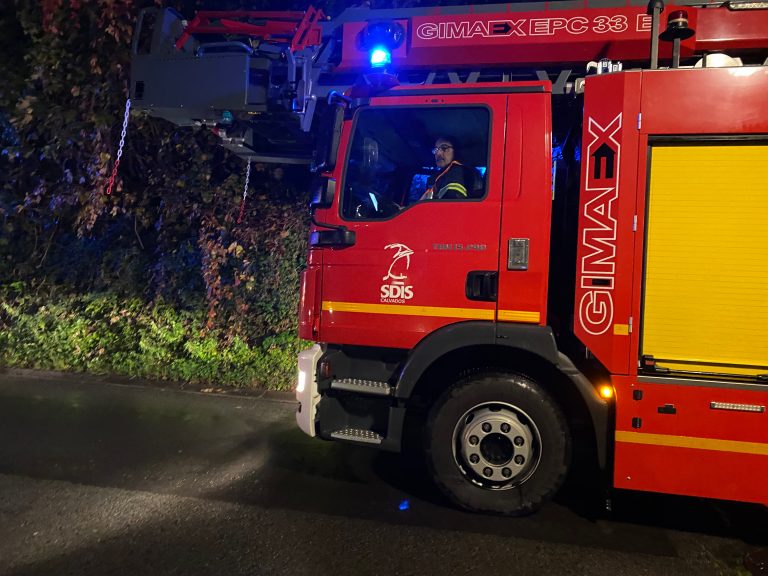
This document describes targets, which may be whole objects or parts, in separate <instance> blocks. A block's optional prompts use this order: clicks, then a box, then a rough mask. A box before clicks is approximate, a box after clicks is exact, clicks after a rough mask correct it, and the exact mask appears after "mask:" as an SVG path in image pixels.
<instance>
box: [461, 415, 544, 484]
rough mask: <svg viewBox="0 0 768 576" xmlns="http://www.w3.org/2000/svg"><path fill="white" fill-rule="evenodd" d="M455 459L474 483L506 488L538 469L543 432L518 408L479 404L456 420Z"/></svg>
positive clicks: (520, 482)
mask: <svg viewBox="0 0 768 576" xmlns="http://www.w3.org/2000/svg"><path fill="white" fill-rule="evenodd" d="M453 458H454V460H455V461H456V465H457V466H458V467H459V469H460V470H461V473H462V474H463V475H464V476H465V477H466V478H467V479H468V480H470V481H471V482H472V483H474V484H476V485H478V486H480V487H482V488H485V489H488V490H507V489H509V488H514V487H515V486H519V485H520V484H522V483H523V482H525V481H526V480H527V479H528V478H530V477H531V475H532V474H533V473H534V472H535V471H536V468H537V467H538V465H539V461H540V459H541V435H540V434H539V430H538V428H536V425H535V424H534V422H533V420H531V418H530V417H529V416H528V415H527V414H526V413H525V412H524V411H522V410H520V409H519V408H518V407H516V406H513V405H511V404H506V403H502V402H488V403H485V404H479V405H477V406H475V407H473V408H471V409H470V410H467V411H466V412H465V413H464V415H463V416H462V417H461V418H459V420H458V421H457V423H456V426H455V428H454V430H453Z"/></svg>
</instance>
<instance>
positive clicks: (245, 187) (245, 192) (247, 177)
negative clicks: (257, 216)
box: [237, 158, 251, 224]
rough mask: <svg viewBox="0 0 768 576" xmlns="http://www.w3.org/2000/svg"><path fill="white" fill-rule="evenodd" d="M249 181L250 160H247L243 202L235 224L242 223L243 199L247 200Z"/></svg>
mask: <svg viewBox="0 0 768 576" xmlns="http://www.w3.org/2000/svg"><path fill="white" fill-rule="evenodd" d="M250 179H251V159H250V158H248V166H247V167H246V169H245V186H244V187H243V201H242V202H240V215H239V216H238V217H237V223H238V224H240V223H241V222H242V221H243V216H244V215H245V199H246V198H248V182H249V181H250Z"/></svg>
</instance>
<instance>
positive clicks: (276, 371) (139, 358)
mask: <svg viewBox="0 0 768 576" xmlns="http://www.w3.org/2000/svg"><path fill="white" fill-rule="evenodd" d="M206 323H207V317H206V313H205V311H204V310H203V309H198V310H197V311H188V310H179V309H177V308H175V307H172V306H169V305H168V304H165V303H163V302H160V301H158V302H155V303H154V304H152V305H149V306H148V305H147V304H146V303H145V302H144V301H142V300H140V299H136V298H130V299H127V298H119V297H117V296H116V295H114V294H88V295H60V296H58V297H55V298H50V297H49V295H42V294H34V293H33V292H32V291H30V289H29V287H28V286H24V285H23V284H20V283H16V284H13V285H7V286H0V365H2V366H14V367H23V368H36V369H44V370H76V371H84V372H90V373H94V374H116V375H122V376H130V377H141V378H150V379H161V380H174V381H184V382H191V383H196V384H209V385H216V386H238V387H263V388H268V389H272V390H287V389H289V388H290V387H291V386H292V384H293V380H294V376H295V373H294V372H295V362H296V354H297V353H298V352H299V350H300V349H301V348H303V347H305V343H303V342H301V341H300V340H299V339H298V338H297V337H296V336H294V332H293V331H286V332H283V333H280V334H277V335H275V336H269V337H266V338H264V339H262V341H261V342H259V343H258V344H249V343H247V342H246V340H245V339H244V338H242V337H241V336H237V335H235V336H231V335H228V334H227V333H226V332H225V331H223V330H206V328H205V326H206Z"/></svg>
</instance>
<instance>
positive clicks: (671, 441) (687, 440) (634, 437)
mask: <svg viewBox="0 0 768 576" xmlns="http://www.w3.org/2000/svg"><path fill="white" fill-rule="evenodd" d="M616 442H625V443H627V444H648V445H651V446H669V447H672V448H692V449H694V450H714V451H717V452H735V453H738V454H756V455H758V456H768V444H763V443H761V442H739V441H736V440H717V439H714V438H699V437H695V436H668V435H666V434H644V433H642V432H627V431H623V430H619V431H617V432H616Z"/></svg>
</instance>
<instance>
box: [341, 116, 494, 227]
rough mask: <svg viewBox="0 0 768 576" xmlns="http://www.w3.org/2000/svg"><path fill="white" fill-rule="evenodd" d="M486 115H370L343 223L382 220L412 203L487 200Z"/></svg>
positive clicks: (357, 135) (349, 181)
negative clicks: (357, 220) (356, 220)
mask: <svg viewBox="0 0 768 576" xmlns="http://www.w3.org/2000/svg"><path fill="white" fill-rule="evenodd" d="M489 126H490V111H489V110H488V109H487V108H485V107H481V106H472V107H470V106H456V107H451V108H444V107H440V108H437V107H418V108H406V107H386V108H383V107H382V108H367V109H363V110H361V111H360V112H359V113H358V116H357V119H356V122H355V129H354V134H353V136H352V143H351V148H350V152H349V156H348V159H347V166H346V176H345V179H344V182H345V184H344V190H343V193H342V217H343V218H345V219H348V220H355V219H365V220H382V219H387V218H391V217H393V216H396V215H397V214H399V213H400V212H401V211H402V210H403V209H405V208H407V207H408V206H411V205H413V204H415V203H417V202H451V201H455V202H457V203H458V202H462V201H478V200H481V199H482V198H483V197H485V193H486V179H485V173H486V170H487V168H488V151H489V136H490V135H489V130H490V129H489Z"/></svg>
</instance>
